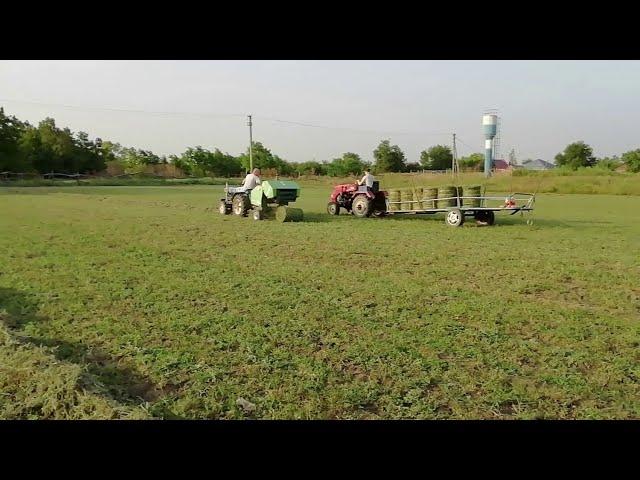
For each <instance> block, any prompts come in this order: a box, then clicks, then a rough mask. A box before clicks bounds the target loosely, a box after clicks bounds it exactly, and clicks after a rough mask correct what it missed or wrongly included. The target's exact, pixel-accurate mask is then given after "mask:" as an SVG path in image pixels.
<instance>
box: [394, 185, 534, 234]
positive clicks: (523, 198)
mask: <svg viewBox="0 0 640 480" xmlns="http://www.w3.org/2000/svg"><path fill="white" fill-rule="evenodd" d="M535 199H536V196H535V194H534V193H520V192H518V193H512V194H510V195H508V196H507V197H506V199H505V197H495V196H486V195H481V196H477V197H467V196H459V197H446V198H436V199H433V198H424V199H422V200H420V203H423V202H436V203H438V204H439V202H448V203H451V202H452V201H455V202H456V204H455V206H447V207H435V208H425V209H410V210H406V209H405V210H391V209H390V206H391V205H395V204H400V205H401V204H403V203H409V202H408V201H406V200H405V201H397V202H392V201H390V200H389V198H388V197H387V200H386V201H387V212H386V214H387V215H431V214H435V213H446V215H445V223H446V224H447V225H450V226H452V227H459V226H461V225H462V224H464V220H465V217H474V218H475V219H476V220H477V221H478V222H479V223H483V224H487V225H493V224H494V223H495V213H496V212H509V215H515V214H516V213H518V212H532V211H533V205H534V203H535ZM493 202H502V205H495V206H491V205H490V204H491V203H493ZM411 203H412V204H413V203H417V201H415V202H414V201H412V202H411ZM478 203H479V206H474V204H475V205H477V204H478ZM527 223H528V224H530V223H532V221H531V220H530V219H529V220H527Z"/></svg>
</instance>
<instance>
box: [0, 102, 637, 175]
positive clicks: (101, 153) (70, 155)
mask: <svg viewBox="0 0 640 480" xmlns="http://www.w3.org/2000/svg"><path fill="white" fill-rule="evenodd" d="M252 156H253V165H254V167H258V168H262V169H268V170H275V171H277V172H278V174H279V175H282V176H290V175H295V174H299V175H329V176H333V177H343V176H349V175H358V174H360V173H362V171H363V170H365V169H371V170H372V171H373V172H374V173H385V172H415V171H420V170H446V169H449V168H451V163H452V160H453V153H452V151H451V148H450V147H449V146H447V145H434V146H432V147H430V148H428V149H426V150H423V151H422V152H421V153H420V159H419V162H408V161H407V158H406V156H405V154H404V152H403V151H402V150H401V149H400V147H399V146H398V145H392V144H391V142H390V140H382V141H381V142H380V143H379V145H378V146H377V147H376V148H375V150H374V151H373V159H374V160H373V162H372V163H369V162H366V161H364V160H363V159H362V158H361V157H360V156H359V155H358V154H356V153H353V152H346V153H344V154H343V155H342V156H341V157H339V158H334V159H332V160H330V161H322V162H317V161H307V162H289V161H286V160H284V159H282V158H281V157H279V156H278V155H276V154H274V153H273V152H271V150H269V149H268V148H267V147H265V146H264V145H263V144H262V143H260V142H254V143H253V149H252ZM555 160H556V164H557V165H558V166H564V167H566V168H570V169H577V168H579V167H591V166H595V165H599V166H603V167H605V168H610V169H612V170H613V169H615V168H617V166H619V165H621V164H622V163H624V164H626V165H627V168H628V169H629V170H630V171H634V172H638V171H640V149H638V150H633V151H630V152H626V153H624V154H622V156H621V157H620V158H618V157H611V158H608V157H607V158H600V159H596V158H595V157H594V156H593V150H592V149H591V147H590V146H589V145H586V144H585V143H584V142H581V141H580V142H574V143H572V144H570V145H568V146H567V147H566V148H565V150H564V151H563V152H561V153H559V154H558V155H557V156H556V157H555ZM458 163H459V165H460V167H461V169H463V170H476V171H482V169H483V167H484V155H483V154H481V153H472V154H471V155H469V156H466V157H461V158H460V159H459V161H458ZM161 164H172V165H174V166H175V167H177V168H179V169H180V170H182V171H183V172H184V173H186V174H187V175H193V176H216V177H232V176H237V175H242V174H243V173H245V172H246V171H248V170H249V166H250V160H249V148H247V150H246V151H245V152H244V153H242V154H240V155H238V156H234V155H231V154H229V153H226V152H222V151H221V150H219V149H217V148H216V149H214V150H213V151H210V150H207V149H205V148H203V147H201V146H196V147H192V148H188V149H187V150H186V151H185V152H183V153H182V154H180V155H169V156H164V155H163V156H159V155H156V154H155V153H153V152H152V151H149V150H143V149H136V148H131V147H123V146H122V145H120V144H118V143H114V142H110V141H104V142H103V141H101V140H100V139H95V140H90V139H89V136H88V135H87V133H85V132H82V131H81V132H77V133H73V132H72V131H71V130H69V129H68V128H59V127H58V126H56V123H55V120H54V119H53V118H45V119H44V120H42V121H41V122H40V123H39V124H38V125H37V126H34V125H30V124H29V122H23V121H20V120H19V119H17V118H16V117H14V116H9V115H6V114H5V112H4V109H3V108H2V107H0V171H9V172H33V173H41V174H44V173H49V172H57V173H89V174H91V173H99V172H102V171H105V170H106V169H107V167H108V166H110V165H111V166H113V165H116V166H119V167H120V168H121V169H122V170H124V171H126V172H127V173H134V172H138V171H143V169H144V168H145V167H147V166H149V165H161Z"/></svg>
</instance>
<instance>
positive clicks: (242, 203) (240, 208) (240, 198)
mask: <svg viewBox="0 0 640 480" xmlns="http://www.w3.org/2000/svg"><path fill="white" fill-rule="evenodd" d="M232 204H233V213H234V214H235V215H238V216H240V217H244V216H245V215H246V214H247V201H246V197H245V196H244V195H236V196H235V197H233V202H232Z"/></svg>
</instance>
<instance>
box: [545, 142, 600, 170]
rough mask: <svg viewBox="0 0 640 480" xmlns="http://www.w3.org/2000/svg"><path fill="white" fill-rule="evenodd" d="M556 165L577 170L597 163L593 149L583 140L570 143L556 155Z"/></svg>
mask: <svg viewBox="0 0 640 480" xmlns="http://www.w3.org/2000/svg"><path fill="white" fill-rule="evenodd" d="M555 160H556V165H558V166H561V167H568V168H570V169H571V170H577V169H578V168H580V167H592V166H593V165H595V163H596V159H595V157H594V156H593V149H592V148H591V147H590V146H589V145H587V144H586V143H584V142H583V141H579V142H574V143H570V144H569V145H567V147H566V148H565V149H564V152H562V153H559V154H557V155H556V157H555Z"/></svg>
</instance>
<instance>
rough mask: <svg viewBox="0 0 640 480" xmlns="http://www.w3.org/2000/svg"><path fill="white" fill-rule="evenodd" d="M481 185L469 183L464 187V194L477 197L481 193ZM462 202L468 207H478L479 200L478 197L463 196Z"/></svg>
mask: <svg viewBox="0 0 640 480" xmlns="http://www.w3.org/2000/svg"><path fill="white" fill-rule="evenodd" d="M481 189H482V187H481V186H480V185H471V186H468V187H464V196H465V197H479V196H480V194H481ZM464 204H465V205H467V206H469V207H479V206H480V204H481V200H480V199H479V198H465V199H464Z"/></svg>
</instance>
